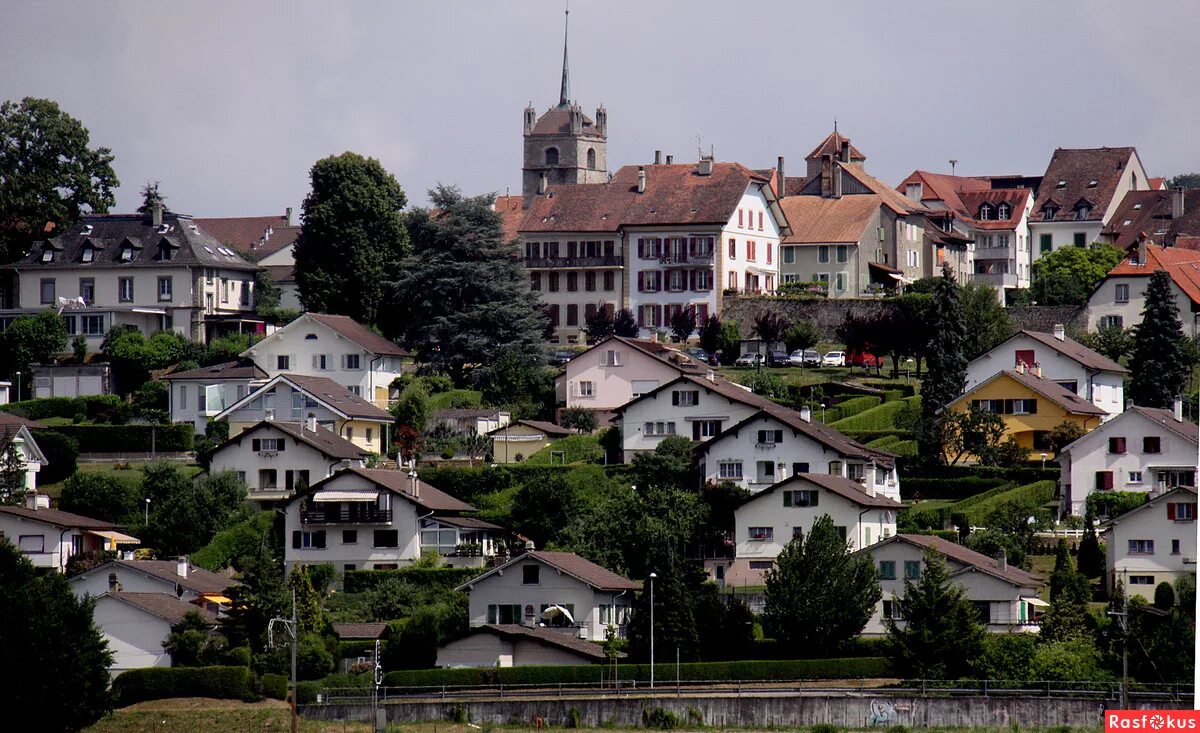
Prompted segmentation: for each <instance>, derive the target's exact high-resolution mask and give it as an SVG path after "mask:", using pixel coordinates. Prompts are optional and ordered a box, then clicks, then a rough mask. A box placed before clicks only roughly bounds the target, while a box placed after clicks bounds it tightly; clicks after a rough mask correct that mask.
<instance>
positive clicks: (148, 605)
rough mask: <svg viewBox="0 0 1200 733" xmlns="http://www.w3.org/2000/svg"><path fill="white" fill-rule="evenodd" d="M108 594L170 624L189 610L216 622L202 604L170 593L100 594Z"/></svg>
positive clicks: (206, 619) (211, 613) (180, 619)
mask: <svg viewBox="0 0 1200 733" xmlns="http://www.w3.org/2000/svg"><path fill="white" fill-rule="evenodd" d="M105 596H108V597H110V598H115V599H117V600H119V601H123V602H125V603H128V604H129V605H131V606H133V607H135V608H140V609H141V610H143V611H145V612H146V613H149V614H152V615H154V616H158V617H159V618H161V619H163V620H165V621H168V622H169V623H171V624H177V623H179V622H181V621H183V617H184V616H186V615H187V614H188V613H190V612H193V611H194V612H196V613H198V614H200V616H201V617H202V618H203V619H204V620H205V621H208V622H209V623H214V624H215V623H216V622H217V615H216V614H215V613H213V612H212V611H210V610H208V609H207V608H204V607H202V606H197V605H195V604H193V603H188V602H187V601H181V600H179V599H178V598H176V597H175V596H173V595H171V594H170V593H125V592H124V591H121V592H119V593H105V594H104V595H102V596H100V597H101V598H104V597H105Z"/></svg>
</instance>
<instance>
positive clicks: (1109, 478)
mask: <svg viewBox="0 0 1200 733" xmlns="http://www.w3.org/2000/svg"><path fill="white" fill-rule="evenodd" d="M1112 487H1113V472H1112V471H1105V472H1104V488H1106V489H1111V488H1112Z"/></svg>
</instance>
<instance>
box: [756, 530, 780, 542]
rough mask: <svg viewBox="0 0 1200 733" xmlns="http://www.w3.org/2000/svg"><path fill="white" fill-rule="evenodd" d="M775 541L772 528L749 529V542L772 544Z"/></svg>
mask: <svg viewBox="0 0 1200 733" xmlns="http://www.w3.org/2000/svg"><path fill="white" fill-rule="evenodd" d="M774 540H775V528H774V527H751V528H750V541H751V542H772V541H774Z"/></svg>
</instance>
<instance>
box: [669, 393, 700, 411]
mask: <svg viewBox="0 0 1200 733" xmlns="http://www.w3.org/2000/svg"><path fill="white" fill-rule="evenodd" d="M671 404H672V405H675V406H677V407H695V406H696V405H698V404H700V390H698V389H677V390H674V391H672V392H671Z"/></svg>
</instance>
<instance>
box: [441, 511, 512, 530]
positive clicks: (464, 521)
mask: <svg viewBox="0 0 1200 733" xmlns="http://www.w3.org/2000/svg"><path fill="white" fill-rule="evenodd" d="M432 519H433V521H435V522H441V523H442V524H445V525H447V526H450V527H462V528H463V529H499V530H502V529H504V528H503V527H501V526H500V525H498V524H492V523H491V522H485V521H483V520H482V519H475V518H474V517H444V516H440V515H437V514H435V515H433V517H432Z"/></svg>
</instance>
